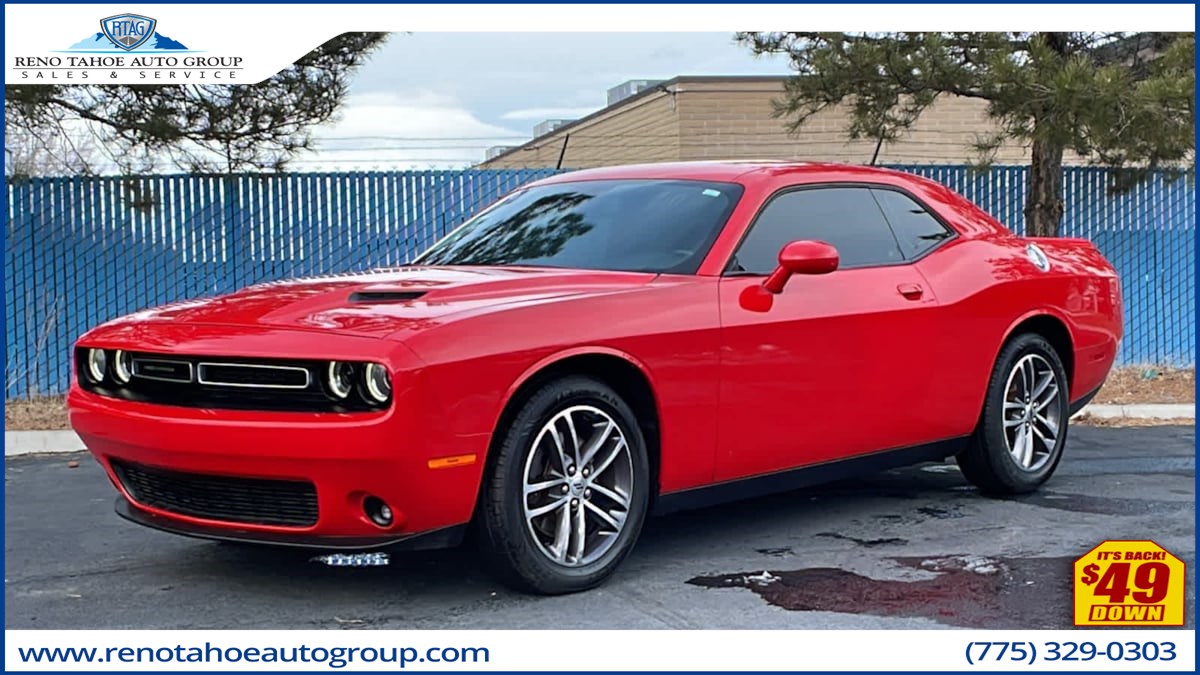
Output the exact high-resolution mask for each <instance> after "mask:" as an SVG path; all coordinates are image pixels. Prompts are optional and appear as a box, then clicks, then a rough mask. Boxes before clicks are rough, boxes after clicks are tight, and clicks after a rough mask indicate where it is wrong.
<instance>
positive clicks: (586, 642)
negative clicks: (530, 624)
mask: <svg viewBox="0 0 1200 675" xmlns="http://www.w3.org/2000/svg"><path fill="white" fill-rule="evenodd" d="M1195 644H1196V632H1195V631H1194V630H1077V631H1068V630H1059V631H979V630H975V631H972V630H968V631H938V630H929V631H919V630H896V631H886V630H877V631H847V630H837V631H768V630H755V631H730V630H720V631H614V630H605V631H601V630H580V631H537V630H530V631H481V630H462V631H386V630H379V631H372V630H368V631H315V630H297V631H286V630H265V631H233V630H231V631H216V630H212V631H169V630H164V631H152V630H132V631H117V630H97V631H56V630H46V631H29V630H9V631H5V655H4V656H5V669H6V670H7V671H9V672H12V671H62V670H71V671H167V670H169V671H185V670H195V671H217V670H226V671H246V670H255V671H258V670H262V671H288V670H308V671H313V670H325V669H329V670H390V671H395V670H401V669H403V670H414V671H559V672H563V671H571V672H580V673H583V672H603V671H631V670H641V671H801V670H824V671H837V670H842V671H845V670H886V671H923V672H928V671H946V670H954V671H965V670H981V671H984V670H987V671H994V670H1022V671H1029V670H1053V671H1066V670H1078V671H1081V672H1091V671H1142V672H1145V671H1164V672H1167V671H1188V672H1194V671H1195V665H1196V655H1195Z"/></svg>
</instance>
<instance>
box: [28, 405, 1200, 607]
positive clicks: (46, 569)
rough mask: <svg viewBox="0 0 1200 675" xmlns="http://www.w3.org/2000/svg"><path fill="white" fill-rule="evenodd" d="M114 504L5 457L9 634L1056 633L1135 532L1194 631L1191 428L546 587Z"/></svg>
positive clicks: (893, 485)
mask: <svg viewBox="0 0 1200 675" xmlns="http://www.w3.org/2000/svg"><path fill="white" fill-rule="evenodd" d="M71 462H76V463H77V464H76V468H69V467H70V463H71ZM113 497H114V491H113V489H112V487H111V486H110V485H109V484H108V481H107V480H106V479H105V478H104V476H103V475H102V473H101V471H100V469H99V467H98V466H97V465H96V464H95V463H94V462H93V461H92V460H91V459H90V458H89V457H87V456H86V455H55V456H41V457H37V456H31V457H18V458H14V459H10V460H7V461H6V462H5V516H6V517H5V534H6V536H5V544H4V545H5V588H4V591H5V592H4V600H5V627H6V628H12V629H16V628H46V629H50V628H340V629H352V628H367V627H384V628H948V627H964V626H970V627H995V628H1040V627H1047V628H1059V627H1069V626H1070V624H1071V595H1070V583H1071V561H1072V560H1073V559H1074V558H1075V557H1077V556H1079V555H1082V554H1083V553H1085V552H1086V551H1088V550H1089V549H1090V548H1092V547H1093V546H1094V545H1096V544H1097V543H1099V542H1101V541H1102V540H1105V539H1146V538H1151V539H1154V540H1156V541H1158V542H1159V543H1160V544H1162V545H1163V546H1165V547H1166V548H1167V549H1168V550H1169V551H1171V552H1173V553H1175V554H1176V555H1178V556H1179V557H1181V558H1183V559H1184V560H1185V561H1186V562H1187V564H1188V570H1189V579H1188V584H1187V589H1188V600H1187V612H1188V626H1189V627H1193V626H1194V621H1193V616H1194V614H1193V612H1194V609H1193V608H1194V607H1195V601H1194V596H1195V584H1194V577H1192V576H1191V575H1192V574H1193V572H1192V570H1193V569H1194V562H1195V538H1194V528H1195V428H1194V427H1152V428H1097V427H1074V428H1073V429H1072V431H1071V439H1070V445H1069V446H1068V448H1067V456H1066V458H1065V459H1064V461H1063V464H1062V466H1061V467H1060V469H1059V472H1058V474H1057V475H1056V476H1055V477H1054V479H1052V480H1051V481H1050V482H1049V483H1048V484H1047V485H1046V486H1045V487H1044V488H1043V489H1042V491H1041V492H1039V493H1037V494H1034V495H1029V496H1025V497H1021V498H1016V499H1008V500H997V499H989V498H985V497H983V496H981V495H979V494H978V493H977V492H976V491H975V490H974V489H972V488H970V487H969V486H967V485H966V483H965V482H964V481H963V478H962V476H961V474H959V473H958V470H957V469H956V468H955V467H954V466H953V465H949V464H925V465H921V466H917V467H910V468H907V469H902V470H896V471H890V472H885V473H881V474H877V475H874V476H870V477H866V478H864V479H861V480H856V481H852V482H843V483H838V484H834V485H829V486H825V487H822V488H817V489H811V490H803V491H796V492H790V493H786V494H781V495H776V496H772V497H768V498H763V499H755V500H749V501H743V502H738V503H734V504H728V505H724V506H719V507H714V508H710V509H705V510H701V511H694V512H688V513H680V514H675V515H672V516H668V517H663V518H657V519H652V520H651V521H649V523H648V525H647V529H646V531H645V533H644V534H643V536H642V539H641V541H640V542H639V543H638V546H637V549H636V550H635V551H634V553H633V555H632V556H631V557H630V558H629V559H628V560H627V561H626V563H625V565H624V566H623V567H622V568H621V570H619V571H618V573H617V574H616V576H615V577H614V578H613V579H612V580H610V582H609V583H607V584H606V585H604V586H603V587H601V588H599V589H597V590H594V591H590V592H586V593H580V594H577V595H572V596H566V597H556V598H542V597H531V596H525V595H520V594H517V593H513V592H510V591H507V590H505V589H504V588H502V587H501V586H499V585H498V584H496V583H495V582H494V581H492V579H491V578H490V577H488V576H487V574H486V573H485V571H484V570H481V569H480V567H479V565H478V562H477V559H476V556H474V555H473V554H472V553H471V551H470V549H469V548H461V549H456V550H449V551H434V552H424V553H410V554H400V555H396V556H395V557H394V558H393V561H392V564H391V565H390V566H387V567H380V568H360V569H348V568H329V567H325V566H323V565H319V564H317V563H313V562H310V561H309V560H308V557H309V556H308V554H302V553H298V552H293V551H276V550H270V549H256V548H246V547H237V546H229V545H223V544H217V543H211V542H203V541H198V540H193V539H186V538H182V537H176V536H172V535H168V534H163V533H160V532H156V531H152V530H147V529H143V528H140V527H137V526H135V525H131V524H129V523H126V522H125V521H122V520H121V519H119V518H118V517H117V516H116V515H115V514H114V513H113V512H112V502H113Z"/></svg>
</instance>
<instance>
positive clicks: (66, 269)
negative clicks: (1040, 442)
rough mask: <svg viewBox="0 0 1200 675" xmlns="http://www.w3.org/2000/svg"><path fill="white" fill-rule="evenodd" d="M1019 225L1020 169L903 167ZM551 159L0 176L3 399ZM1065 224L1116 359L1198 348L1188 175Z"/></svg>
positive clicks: (1161, 358)
mask: <svg viewBox="0 0 1200 675" xmlns="http://www.w3.org/2000/svg"><path fill="white" fill-rule="evenodd" d="M899 168H902V169H905V170H908V171H912V172H914V173H919V174H922V175H926V176H929V177H931V178H934V179H936V180H939V181H941V182H943V183H945V184H947V185H949V186H950V187H952V188H954V189H955V190H958V191H959V192H961V193H963V194H964V195H965V196H967V197H968V198H970V199H972V200H973V201H975V202H976V203H978V204H979V205H980V206H982V207H983V208H985V209H987V210H988V211H989V212H991V213H992V214H994V215H995V216H996V217H997V218H999V219H1000V220H1002V221H1003V222H1005V223H1006V224H1008V225H1009V226H1010V227H1014V229H1016V230H1017V231H1020V229H1021V222H1022V217H1021V208H1022V206H1023V204H1024V190H1025V169H1024V168H1022V167H996V168H993V169H992V170H990V171H987V172H975V171H972V170H970V169H969V168H967V167H961V166H912V167H899ZM551 173H553V171H550V170H521V171H475V170H469V171H408V172H388V173H341V174H317V173H312V174H308V173H305V174H284V175H237V176H140V177H133V178H128V177H121V178H119V177H111V178H110V177H98V178H83V177H72V178H45V179H32V180H22V181H10V182H9V183H8V223H7V231H6V240H5V251H4V256H5V259H4V263H5V265H4V268H5V282H6V288H7V298H6V303H5V312H6V335H5V340H6V355H7V359H6V363H5V393H6V397H7V398H14V397H24V396H29V395H35V394H49V393H59V392H62V391H64V390H65V388H66V386H67V383H68V373H69V367H70V360H69V353H70V345H71V343H72V341H73V340H74V339H75V338H76V337H77V336H78V335H79V334H80V333H82V332H84V331H86V330H87V329H89V328H91V327H92V326H95V325H96V324H98V323H101V322H102V321H105V320H107V319H110V318H112V317H115V316H119V315H122V314H126V313H129V312H132V311H136V310H138V309H142V308H145V307H151V306H155V305H159V304H162V303H165V302H171V301H175V300H180V299H184V298H194V297H199V296H204V295H212V294H216V293H223V292H228V291H232V290H235V289H237V288H240V287H242V286H245V285H247V284H251V283H256V282H261V281H267V280H272V279H280V278H287V277H293V276H302V275H311V274H324V273H329V272H340V271H353V270H362V269H368V268H371V267H376V266H382V265H395V264H400V263H403V262H405V261H407V260H409V259H411V258H412V257H413V256H414V255H415V254H416V253H418V252H420V251H421V250H423V249H424V248H425V247H427V246H428V245H429V244H431V243H432V242H433V241H435V240H436V239H437V238H438V237H440V236H441V235H443V234H445V233H446V232H447V231H449V230H450V229H451V228H453V227H454V226H455V225H457V224H459V223H461V222H462V221H463V220H465V219H466V218H467V217H468V216H470V215H471V214H472V213H473V212H475V211H477V210H478V209H480V208H482V207H483V206H486V205H487V204H488V203H490V202H492V201H494V200H495V199H496V198H498V197H499V196H500V195H502V194H504V193H505V192H507V191H509V190H511V189H513V188H515V187H517V186H519V185H522V184H524V183H527V182H529V181H531V180H536V179H538V178H541V177H544V176H547V175H550V174H551ZM1065 196H1066V202H1067V203H1066V219H1065V221H1064V225H1063V234H1064V235H1068V236H1080V237H1086V238H1088V239H1091V240H1093V241H1095V242H1096V244H1097V245H1098V246H1099V247H1100V249H1101V250H1102V251H1103V252H1104V253H1105V255H1107V256H1108V258H1109V259H1110V260H1112V261H1113V263H1114V264H1115V265H1116V266H1117V268H1118V269H1119V270H1120V272H1121V274H1122V276H1123V280H1124V289H1125V303H1126V313H1127V326H1126V331H1127V335H1126V340H1125V343H1124V345H1123V347H1122V351H1121V355H1120V359H1121V361H1122V362H1123V363H1159V364H1188V365H1190V364H1192V363H1193V362H1194V359H1195V351H1194V343H1195V315H1194V311H1193V307H1194V302H1193V301H1194V287H1195V256H1194V252H1193V242H1194V236H1195V185H1194V181H1193V180H1192V178H1191V177H1187V178H1181V179H1176V180H1170V179H1169V178H1168V177H1167V176H1164V175H1156V176H1154V177H1153V178H1152V179H1151V180H1149V181H1148V182H1146V183H1144V184H1142V185H1141V186H1139V187H1137V188H1135V189H1134V190H1132V191H1130V192H1126V193H1121V194H1110V192H1109V189H1108V183H1107V179H1106V175H1105V174H1104V172H1103V171H1102V170H1098V169H1086V168H1072V169H1068V170H1067V171H1066V175H1065Z"/></svg>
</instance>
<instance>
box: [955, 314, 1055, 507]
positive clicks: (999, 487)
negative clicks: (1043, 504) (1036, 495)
mask: <svg viewBox="0 0 1200 675" xmlns="http://www.w3.org/2000/svg"><path fill="white" fill-rule="evenodd" d="M1067 386H1068V384H1067V374H1066V370H1065V369H1064V368H1063V364H1062V359H1061V358H1060V357H1059V355H1058V352H1057V351H1055V349H1054V347H1053V346H1052V345H1051V344H1050V343H1049V342H1047V341H1046V340H1045V338H1043V337H1042V336H1040V335H1037V334H1034V333H1025V334H1022V335H1018V336H1016V337H1015V338H1013V339H1011V340H1009V342H1008V343H1007V344H1005V345H1004V348H1003V349H1002V350H1000V356H999V358H997V359H996V365H995V367H994V368H993V370H992V376H991V379H990V381H989V382H988V389H987V395H986V398H985V399H984V405H983V413H982V415H981V417H980V420H979V426H978V427H977V428H976V430H975V434H974V436H973V438H972V440H971V444H970V445H969V446H968V448H967V449H966V450H964V451H963V452H962V453H960V454H959V455H958V457H957V459H958V466H959V468H961V469H962V472H963V475H964V476H966V477H967V480H969V481H971V482H972V483H974V484H975V485H976V486H977V487H979V489H980V490H982V491H984V492H988V493H992V494H1001V495H1004V494H1022V493H1026V492H1032V491H1033V490H1036V489H1037V488H1038V486H1040V485H1041V484H1042V483H1045V482H1046V481H1047V480H1048V479H1049V478H1050V476H1051V475H1052V474H1053V473H1054V470H1055V469H1056V468H1057V467H1058V463H1059V461H1060V460H1061V459H1062V453H1063V447H1064V446H1065V445H1066V442H1067V425H1068V418H1069V417H1070V413H1069V412H1068V398H1067Z"/></svg>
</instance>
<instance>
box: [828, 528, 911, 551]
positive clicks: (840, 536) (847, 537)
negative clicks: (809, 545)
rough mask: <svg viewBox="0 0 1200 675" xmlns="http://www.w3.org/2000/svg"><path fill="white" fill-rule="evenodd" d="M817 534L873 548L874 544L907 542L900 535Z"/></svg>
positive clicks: (893, 544)
mask: <svg viewBox="0 0 1200 675" xmlns="http://www.w3.org/2000/svg"><path fill="white" fill-rule="evenodd" d="M817 536H818V537H825V538H827V539H841V540H843V541H852V542H854V543H855V544H858V545H859V546H865V547H867V548H874V547H876V546H899V545H901V544H907V543H908V540H907V539H901V538H900V537H882V538H879V539H859V538H858V537H851V536H850V535H846V534H841V533H839V532H818V533H817Z"/></svg>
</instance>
